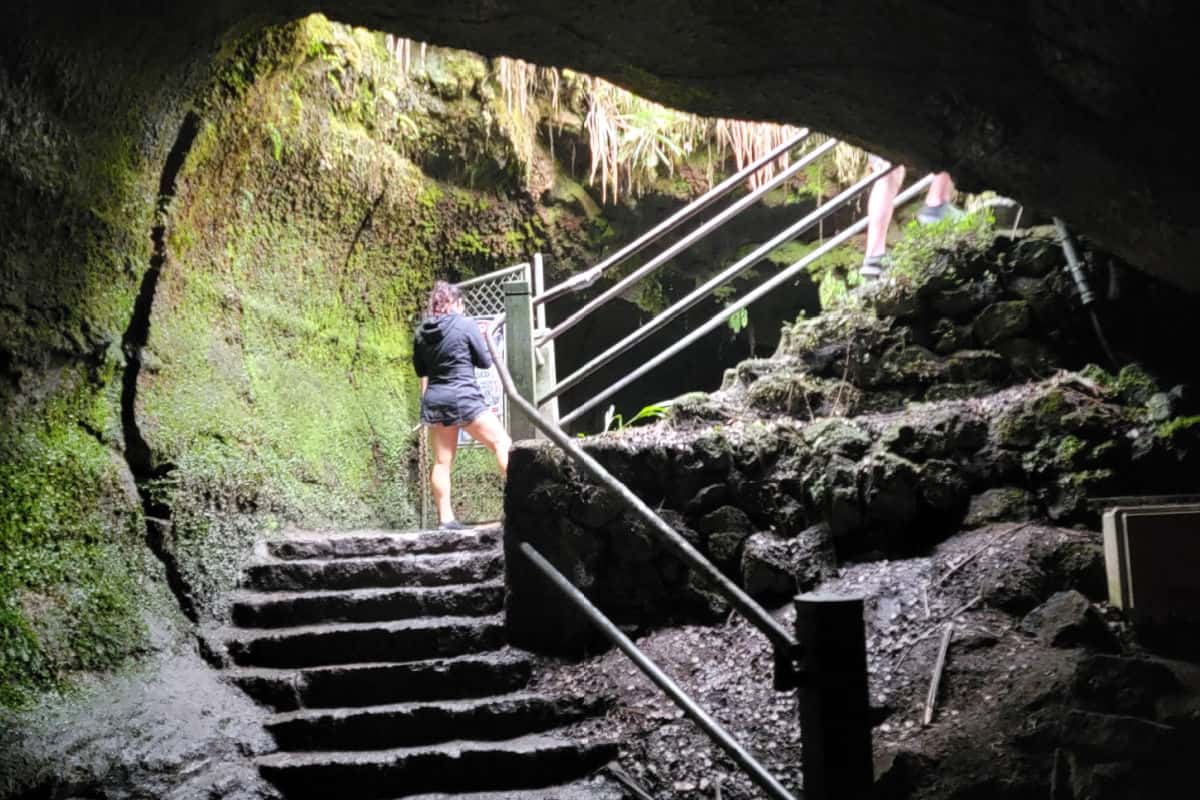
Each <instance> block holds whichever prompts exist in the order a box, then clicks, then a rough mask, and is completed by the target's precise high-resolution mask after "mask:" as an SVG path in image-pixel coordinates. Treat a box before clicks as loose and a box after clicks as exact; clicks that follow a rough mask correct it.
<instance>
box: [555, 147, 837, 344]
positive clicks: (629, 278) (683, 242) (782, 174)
mask: <svg viewBox="0 0 1200 800" xmlns="http://www.w3.org/2000/svg"><path fill="white" fill-rule="evenodd" d="M836 146H837V140H836V139H830V140H828V141H826V142H824V143H823V144H821V145H820V146H819V147H817V148H815V149H813V150H812V151H810V152H808V153H805V154H804V156H803V157H802V158H800V159H799V160H797V161H796V163H794V164H791V165H789V166H788V167H786V168H784V169H782V170H780V171H779V172H778V173H777V174H776V175H775V176H774V177H772V178H771V179H770V180H769V181H766V182H765V183H763V184H762V185H761V186H759V187H757V188H756V189H755V190H754V191H752V192H750V193H749V194H747V195H746V196H745V197H743V198H740V199H739V200H738V201H737V202H735V203H733V204H732V205H730V206H729V207H728V208H726V209H724V210H723V211H721V212H720V213H719V214H716V215H714V216H713V217H712V218H711V219H709V220H708V221H707V222H705V223H704V224H703V225H700V226H699V227H698V228H696V229H695V230H694V231H692V232H691V233H689V234H688V235H687V236H684V237H683V238H682V239H680V240H679V241H678V242H676V243H675V244H673V245H671V246H670V247H668V248H667V249H666V250H664V251H662V252H661V253H659V254H658V255H656V256H655V257H654V258H652V259H650V260H649V261H647V262H646V263H645V264H643V265H642V266H640V267H638V268H637V269H635V270H634V271H633V272H631V273H629V274H628V275H626V276H625V277H624V278H622V279H621V280H619V281H617V282H616V283H614V284H613V285H612V286H610V287H608V288H607V289H605V290H604V291H603V292H601V293H600V294H599V295H597V296H596V297H595V298H594V299H592V300H589V301H588V302H587V303H585V304H584V305H583V307H582V308H580V309H579V310H578V311H576V312H574V313H573V314H571V315H570V316H569V317H567V318H566V319H564V320H563V321H562V322H560V323H558V324H557V325H555V326H554V327H553V328H551V329H550V330H549V331H547V332H546V333H545V334H543V335H542V337H541V338H540V339H538V340H537V344H538V346H539V347H540V346H541V345H544V344H546V343H547V342H550V341H553V340H554V339H556V338H557V337H559V336H561V335H562V334H563V333H565V332H567V331H568V330H570V329H571V328H573V327H575V326H576V325H578V324H579V323H580V322H582V321H583V320H584V318H586V317H587V316H588V315H589V314H591V313H592V312H593V311H595V310H596V309H597V308H599V307H600V306H602V305H604V304H605V303H607V302H608V301H610V300H612V299H613V298H615V297H617V296H619V295H620V294H622V293H623V292H624V291H625V290H626V289H628V288H629V287H630V286H632V285H633V284H635V283H637V282H638V281H640V280H641V279H642V278H644V277H646V276H647V275H649V274H650V273H651V272H653V271H654V270H656V269H658V268H659V267H661V266H662V265H663V264H665V263H667V262H668V261H669V260H671V259H672V258H674V257H675V256H677V255H679V254H680V253H682V252H683V251H684V250H686V249H687V248H689V247H691V246H692V245H693V244H695V243H696V242H698V241H700V240H701V239H703V238H704V237H705V236H707V235H708V234H710V233H712V232H713V231H715V230H716V229H717V228H719V227H721V226H722V225H724V224H725V223H726V222H728V221H729V220H731V219H733V218H734V217H735V216H737V215H738V214H740V213H742V212H743V211H745V210H746V209H747V208H749V207H750V206H752V205H754V204H755V203H757V202H758V201H759V199H760V198H762V196H763V195H765V194H767V193H768V192H770V191H772V190H773V189H775V187H777V186H779V185H780V184H782V183H783V182H784V181H786V180H788V179H789V178H791V177H792V176H793V175H795V174H796V173H797V172H799V171H800V170H802V169H804V168H805V167H807V166H808V165H809V164H811V163H812V162H814V161H816V160H817V159H818V158H820V157H821V156H823V155H825V154H826V153H828V152H829V151H830V150H832V149H833V148H834V147H836Z"/></svg>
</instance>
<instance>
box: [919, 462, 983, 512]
mask: <svg viewBox="0 0 1200 800" xmlns="http://www.w3.org/2000/svg"><path fill="white" fill-rule="evenodd" d="M918 480H919V483H920V487H921V499H922V500H924V501H925V503H926V505H928V506H929V507H930V508H933V509H935V510H937V511H951V510H954V509H958V508H961V507H962V505H963V504H964V503H965V502H966V499H967V492H969V491H970V488H969V486H968V484H967V480H966V477H965V476H964V475H963V470H962V468H961V467H959V465H958V464H956V463H954V462H953V461H947V460H945V459H931V460H929V461H926V462H925V463H924V464H922V465H921V470H920V477H919V479H918Z"/></svg>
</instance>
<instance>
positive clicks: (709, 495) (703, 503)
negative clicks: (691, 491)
mask: <svg viewBox="0 0 1200 800" xmlns="http://www.w3.org/2000/svg"><path fill="white" fill-rule="evenodd" d="M728 496H729V490H728V489H727V488H726V486H725V484H723V483H712V484H709V485H708V486H705V487H703V488H702V489H700V491H698V492H696V495H695V496H694V497H693V498H692V499H691V500H689V501H688V504H687V511H688V513H689V514H693V515H695V514H705V513H707V512H709V511H711V510H712V509H714V508H716V507H717V506H720V505H724V503H725V500H726V499H727V498H728Z"/></svg>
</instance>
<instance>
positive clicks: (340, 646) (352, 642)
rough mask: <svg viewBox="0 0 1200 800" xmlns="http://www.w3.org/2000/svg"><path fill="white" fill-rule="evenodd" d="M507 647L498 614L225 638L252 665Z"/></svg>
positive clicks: (239, 659)
mask: <svg viewBox="0 0 1200 800" xmlns="http://www.w3.org/2000/svg"><path fill="white" fill-rule="evenodd" d="M503 644H504V621H503V618H502V617H501V616H499V615H495V616H489V617H422V618H420V619H414V620H402V621H399V622H369V623H343V624H338V625H313V626H310V627H305V628H284V629H280V630H261V629H246V628H233V629H230V630H229V633H228V635H227V636H226V647H227V648H228V650H229V655H230V657H231V658H232V659H233V663H235V664H237V665H239V666H249V667H320V666H328V665H332V664H360V663H369V662H391V661H420V660H423V659H429V658H437V657H439V656H456V655H463V654H465V653H478V652H482V651H484V650H494V649H496V648H498V647H500V646H502V645H503Z"/></svg>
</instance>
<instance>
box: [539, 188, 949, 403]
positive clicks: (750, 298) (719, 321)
mask: <svg viewBox="0 0 1200 800" xmlns="http://www.w3.org/2000/svg"><path fill="white" fill-rule="evenodd" d="M932 181H933V176H932V175H926V176H925V177H924V178H922V179H921V180H919V181H917V182H916V183H914V184H913V185H912V186H910V187H909V188H907V189H905V190H904V191H903V192H901V193H900V194H899V195H897V197H896V200H895V204H896V205H903V204H904V203H907V202H908V201H909V200H912V199H913V198H914V197H916V196H917V195H918V194H920V193H921V192H923V191H924V190H925V189H926V188H928V186H929V184H930V183H931V182H932ZM867 222H868V220H867V218H866V217H863V218H862V219H860V220H859V221H858V222H855V223H854V224H853V225H851V226H850V227H848V228H846V229H845V230H843V231H842V232H841V233H839V234H837V235H836V236H834V237H832V238H831V239H829V240H828V241H827V242H825V244H823V245H821V246H820V247H818V248H817V249H816V250H813V251H812V252H811V253H809V254H808V255H806V256H804V257H803V258H801V259H800V260H798V261H796V262H795V263H793V264H792V265H791V266H789V267H787V268H786V269H784V270H783V271H782V272H779V273H778V274H776V275H775V276H774V277H772V278H768V279H767V280H765V281H763V282H762V283H761V284H759V286H758V287H756V288H755V289H753V290H752V291H750V292H749V293H747V294H746V295H744V296H743V297H742V298H741V299H739V300H737V301H735V302H733V303H730V304H729V305H727V306H725V308H723V309H722V310H721V311H720V313H718V314H716V315H715V316H714V317H713V318H712V319H710V320H709V321H708V322H706V323H704V324H703V325H701V326H700V327H699V328H696V329H695V330H694V331H692V332H691V333H689V334H688V335H687V336H685V337H684V338H682V339H680V340H679V341H678V342H676V343H675V344H673V345H671V346H670V347H668V348H667V349H666V350H663V351H662V352H661V353H659V354H658V355H656V356H655V357H653V358H651V359H650V360H649V361H646V362H645V363H643V364H641V365H639V366H638V367H637V368H635V369H634V370H633V371H632V372H630V373H629V374H628V375H626V376H625V377H624V378H621V379H620V380H618V381H616V382H614V383H613V384H611V385H610V386H609V387H608V388H607V389H604V390H603V391H601V392H599V393H598V394H596V395H593V396H592V397H591V398H590V399H588V400H587V401H586V402H584V403H583V404H582V405H580V406H579V407H578V408H575V409H573V410H572V411H571V412H570V413H569V414H565V415H564V416H563V417H562V419H561V420H559V424H560V425H566V424H567V423H569V422H571V421H572V420H574V419H577V418H578V417H579V416H580V415H582V414H584V413H586V412H587V411H590V410H591V409H592V408H594V407H595V406H597V405H598V404H599V403H602V402H603V401H605V400H607V399H608V398H609V397H611V396H612V395H614V394H616V393H617V392H619V391H620V390H621V389H624V388H625V387H626V386H628V385H629V384H630V383H632V382H633V381H635V380H637V379H638V378H640V377H641V376H642V375H645V374H646V373H647V372H649V371H650V370H652V369H654V368H655V367H657V366H658V365H659V364H661V363H663V362H664V361H666V360H667V359H668V358H670V357H671V356H673V355H675V354H676V353H678V352H680V351H681V350H683V349H684V348H686V347H688V346H689V345H691V344H692V343H693V342H695V341H696V340H697V339H700V338H701V337H702V336H704V335H706V334H708V333H709V332H711V331H713V330H715V329H716V328H718V327H720V326H721V325H723V324H725V322H726V320H728V319H729V318H730V317H732V316H733V315H734V314H736V313H737V312H738V311H741V310H742V309H743V308H746V307H747V306H749V305H750V304H751V303H753V302H754V301H755V300H758V299H759V298H760V297H762V296H763V295H765V294H767V293H768V292H770V291H771V290H773V289H775V288H776V287H777V286H779V285H780V284H783V283H786V282H787V281H789V280H791V279H792V278H794V277H795V276H796V275H797V274H799V273H800V272H801V270H803V269H805V268H806V267H808V265H809V264H811V263H812V262H814V261H816V260H817V259H818V258H820V257H821V256H823V255H825V254H826V253H828V252H829V251H830V250H832V249H833V248H835V247H837V246H838V245H840V244H841V243H842V242H844V241H846V240H847V239H849V238H850V237H851V236H853V235H855V234H856V233H859V232H860V231H862V230H863V229H864V228H866V227H867Z"/></svg>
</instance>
